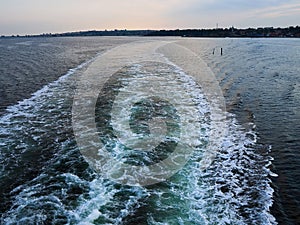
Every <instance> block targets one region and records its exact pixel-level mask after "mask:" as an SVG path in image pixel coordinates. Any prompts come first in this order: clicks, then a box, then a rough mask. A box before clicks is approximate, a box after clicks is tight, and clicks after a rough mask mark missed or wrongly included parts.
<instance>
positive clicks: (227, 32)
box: [1, 26, 300, 38]
mask: <svg viewBox="0 0 300 225" xmlns="http://www.w3.org/2000/svg"><path fill="white" fill-rule="evenodd" d="M90 36H157V37H161V36H173V37H206V38H207V37H211V38H217V37H220V38H225V37H232V38H235V37H237V38H244V37H245V38H247V37H248V38H249V37H250V38H259V37H264V38H272V37H279V38H300V27H299V26H295V27H293V26H290V27H286V28H280V27H279V28H273V27H262V28H247V29H238V28H235V27H230V28H215V29H175V30H117V29H115V30H104V31H97V30H90V31H76V32H66V33H55V34H52V33H43V34H38V35H11V36H5V35H2V36H1V38H14V37H90Z"/></svg>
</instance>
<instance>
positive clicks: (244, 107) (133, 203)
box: [0, 37, 300, 225]
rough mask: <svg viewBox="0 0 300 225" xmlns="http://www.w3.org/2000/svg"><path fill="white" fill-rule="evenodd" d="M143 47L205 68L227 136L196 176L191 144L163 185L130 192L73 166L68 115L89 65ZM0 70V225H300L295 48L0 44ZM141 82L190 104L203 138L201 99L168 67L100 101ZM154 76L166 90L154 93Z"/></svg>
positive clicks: (46, 41) (222, 43)
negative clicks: (189, 57) (181, 51)
mask: <svg viewBox="0 0 300 225" xmlns="http://www.w3.org/2000/svg"><path fill="white" fill-rule="evenodd" d="M152 40H166V41H170V42H173V41H174V42H176V43H177V44H178V45H180V46H183V47H185V48H186V49H190V50H191V51H192V52H194V53H195V54H196V55H197V56H199V57H200V58H201V59H202V60H203V61H204V62H205V63H206V64H207V65H208V67H209V68H210V69H211V70H212V72H213V73H214V75H215V76H216V78H217V81H218V82H219V85H220V87H221V90H222V92H223V95H224V97H225V101H226V110H227V112H226V118H225V119H224V121H223V123H224V124H226V126H227V127H228V131H227V133H226V136H225V137H224V141H223V143H222V144H221V145H220V146H219V147H218V148H219V150H218V154H217V155H216V158H215V160H214V161H213V163H212V164H211V165H210V166H209V167H208V168H207V169H205V170H199V161H200V159H201V157H202V154H201V151H200V150H205V148H206V147H207V145H206V144H201V145H199V146H200V147H199V149H200V150H199V151H195V152H194V154H193V155H192V156H191V158H190V160H189V161H188V163H187V164H186V165H185V166H184V167H183V168H182V169H181V170H180V171H178V172H177V173H176V174H174V175H173V176H172V177H170V178H169V179H168V180H166V181H164V182H161V183H157V184H153V185H151V186H146V187H131V186H127V185H121V184H118V183H114V182H113V181H110V180H108V179H105V178H104V177H103V176H101V174H97V173H95V172H94V171H93V170H92V169H91V168H90V167H89V164H87V162H86V161H85V160H84V158H83V156H82V155H81V153H80V150H79V148H78V145H77V143H76V140H75V136H74V131H73V127H72V104H73V98H74V94H75V90H76V85H77V82H78V80H80V78H81V76H82V74H84V72H85V71H86V70H87V69H88V68H89V66H90V65H91V64H92V63H93V62H94V61H95V60H96V59H98V58H99V57H103V55H104V54H105V52H107V51H108V50H109V49H112V48H113V47H117V46H119V45H120V44H126V43H130V42H135V41H142V42H145V43H147V42H148V41H152ZM221 48H222V50H223V55H222V56H221V55H220V50H221ZM179 57H180V56H179ZM182 60H185V59H184V58H183V59H182ZM112 64H113V62H112ZM0 65H1V66H0V174H1V175H0V176H1V180H0V186H1V191H0V213H1V218H0V221H1V224H284V225H286V224H287V225H296V224H299V223H300V188H299V187H300V151H299V147H300V67H299V66H300V39H273V38H269V39H250V38H245V39H197V38H190V39H185V38H143V37H131V38H129V37H76V38H11V39H0ZM149 76H150V77H153V79H154V80H155V79H157V84H158V86H163V85H165V86H166V88H169V89H171V90H173V91H174V93H177V94H178V95H179V96H181V95H184V93H185V92H189V93H192V94H191V96H193V97H192V98H194V99H192V101H193V102H194V103H195V105H196V107H198V108H199V111H201V110H202V111H203V118H204V119H203V121H201V123H203V126H204V127H206V126H207V127H209V125H210V122H209V120H208V119H205V118H206V117H205V116H206V115H210V114H211V113H212V112H210V108H209V106H208V103H207V101H206V98H205V93H203V87H201V84H200V86H197V85H195V84H194V83H193V81H190V80H189V79H187V78H186V77H188V74H182V73H180V72H178V70H176V69H175V67H166V66H164V65H161V64H155V63H153V62H151V63H150V62H145V63H144V64H142V63H140V64H133V65H130V66H128V67H127V68H125V69H123V70H121V71H119V72H118V73H116V74H114V75H113V79H112V81H113V82H112V83H110V85H109V86H108V87H107V88H108V89H107V91H106V92H107V93H108V94H107V96H108V97H111V96H110V95H109V94H111V93H113V94H114V93H115V92H114V90H115V89H116V88H117V89H118V90H119V89H120V90H121V87H122V88H123V89H122V90H125V87H127V86H128V85H129V84H130V83H134V82H135V81H136V80H138V79H140V78H145V77H149ZM161 76H164V77H166V79H167V78H168V76H170V77H171V76H172V77H174V80H172V79H167V80H168V82H166V83H162V82H163V81H161V83H160V82H159V78H160V77H161ZM114 81H115V82H116V83H118V84H120V86H116V85H115V83H114ZM134 84H135V83H134ZM126 85H127V86H126ZM138 85H139V84H138V83H137V84H135V85H133V86H137V87H138ZM154 86H155V85H154ZM128 87H129V86H128ZM166 90H167V89H166ZM199 96H200V97H199ZM201 96H202V97H201ZM203 96H204V97H203ZM116 99H117V98H116ZM117 100H118V99H117ZM117 100H116V101H117ZM97 107H99V109H98V110H99V111H100V112H101V109H102V110H104V111H105V110H107V108H105V107H107V105H106V104H104V103H103V104H102V105H100V106H99V105H97ZM101 107H102V108H101ZM136 107H137V110H143V109H140V108H138V107H139V105H137V106H136ZM188 107H189V104H188V102H184V103H182V104H181V105H180V104H179V105H178V108H177V111H180V110H184V109H187V108H188ZM96 111H97V109H96ZM175 111H176V110H175ZM177 111H176V112H177ZM132 112H135V111H132ZM145 112H147V110H145V111H142V113H145ZM135 113H136V112H135ZM126 115H127V114H124V118H126ZM201 115H202V114H201ZM104 116H105V115H104ZM121 116H122V114H121ZM105 119H108V120H109V119H111V118H110V117H107V118H106V117H105ZM99 126H100V127H101V124H100V125H99ZM133 127H134V126H133ZM101 129H102V128H101ZM105 129H106V128H105V127H104V128H103V130H105ZM190 129H191V132H195V131H194V130H193V129H194V127H193V126H191V127H190ZM145 132H146V131H145ZM201 141H202V142H203V143H204V142H205V138H203V140H202V139H201ZM137 159H138V158H136V160H137ZM143 160H148V159H143ZM133 163H139V162H138V161H133Z"/></svg>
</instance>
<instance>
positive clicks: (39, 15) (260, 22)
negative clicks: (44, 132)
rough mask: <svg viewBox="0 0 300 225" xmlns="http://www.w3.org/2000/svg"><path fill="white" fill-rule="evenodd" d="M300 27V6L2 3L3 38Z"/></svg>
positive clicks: (179, 0) (191, 0)
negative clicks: (93, 32) (90, 32)
mask: <svg viewBox="0 0 300 225" xmlns="http://www.w3.org/2000/svg"><path fill="white" fill-rule="evenodd" d="M299 23H300V1H299V0H0V35H12V34H15V35H16V34H19V35H24V34H41V33H61V32H69V31H79V30H82V31H83V30H105V29H107V30H112V29H127V30H133V29H177V28H179V29H185V28H186V29H187V28H215V27H216V24H218V26H219V27H224V28H225V27H231V26H234V27H237V28H248V27H271V26H272V27H288V26H296V25H300V24H299Z"/></svg>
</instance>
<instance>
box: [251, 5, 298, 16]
mask: <svg viewBox="0 0 300 225" xmlns="http://www.w3.org/2000/svg"><path fill="white" fill-rule="evenodd" d="M292 15H299V17H300V3H296V4H284V5H280V6H272V7H267V8H264V9H261V10H256V11H254V12H253V14H252V16H258V17H260V18H276V17H283V16H292Z"/></svg>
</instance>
